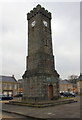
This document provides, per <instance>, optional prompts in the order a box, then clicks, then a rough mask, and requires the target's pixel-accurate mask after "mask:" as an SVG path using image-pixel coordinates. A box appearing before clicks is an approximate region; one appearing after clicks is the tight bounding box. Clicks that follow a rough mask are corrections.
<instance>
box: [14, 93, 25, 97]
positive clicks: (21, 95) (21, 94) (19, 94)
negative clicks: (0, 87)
mask: <svg viewBox="0 0 82 120" xmlns="http://www.w3.org/2000/svg"><path fill="white" fill-rule="evenodd" d="M14 97H23V93H18V94H17V95H15V96H14Z"/></svg>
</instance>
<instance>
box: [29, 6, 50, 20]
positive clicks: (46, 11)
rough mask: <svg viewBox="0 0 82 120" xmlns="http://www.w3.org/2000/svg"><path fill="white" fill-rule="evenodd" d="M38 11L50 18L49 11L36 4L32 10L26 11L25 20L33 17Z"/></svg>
mask: <svg viewBox="0 0 82 120" xmlns="http://www.w3.org/2000/svg"><path fill="white" fill-rule="evenodd" d="M38 13H40V14H42V15H44V16H46V17H48V18H49V19H51V13H50V12H48V10H45V8H44V7H41V5H39V4H38V5H37V6H36V7H35V8H33V10H31V11H30V12H29V13H27V20H30V19H31V18H32V17H34V16H35V15H36V14H38Z"/></svg>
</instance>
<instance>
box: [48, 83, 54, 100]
mask: <svg viewBox="0 0 82 120" xmlns="http://www.w3.org/2000/svg"><path fill="white" fill-rule="evenodd" d="M48 98H49V99H50V100H51V99H53V85H48Z"/></svg>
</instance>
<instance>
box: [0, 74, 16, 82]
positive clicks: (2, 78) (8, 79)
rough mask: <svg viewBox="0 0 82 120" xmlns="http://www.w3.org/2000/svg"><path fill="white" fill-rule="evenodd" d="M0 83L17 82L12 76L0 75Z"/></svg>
mask: <svg viewBox="0 0 82 120" xmlns="http://www.w3.org/2000/svg"><path fill="white" fill-rule="evenodd" d="M0 81H2V82H17V80H16V79H15V78H14V76H1V75H0Z"/></svg>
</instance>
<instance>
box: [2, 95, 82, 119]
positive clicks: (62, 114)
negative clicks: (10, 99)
mask: <svg viewBox="0 0 82 120" xmlns="http://www.w3.org/2000/svg"><path fill="white" fill-rule="evenodd" d="M75 99H76V100H78V102H75V103H70V104H63V105H57V106H52V107H45V108H34V107H27V106H17V105H9V104H5V103H3V104H2V110H3V114H2V117H4V116H5V118H8V117H10V118H12V117H13V118H15V117H16V116H14V115H13V114H15V115H18V116H17V118H18V117H20V116H21V115H23V116H24V117H29V116H30V117H35V118H44V119H46V118H51V119H53V118H80V113H81V111H80V99H79V97H76V98H75ZM5 112H7V113H5ZM8 112H10V113H12V115H13V116H8Z"/></svg>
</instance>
